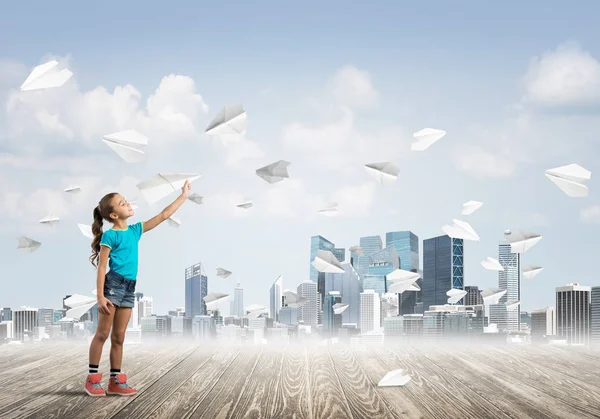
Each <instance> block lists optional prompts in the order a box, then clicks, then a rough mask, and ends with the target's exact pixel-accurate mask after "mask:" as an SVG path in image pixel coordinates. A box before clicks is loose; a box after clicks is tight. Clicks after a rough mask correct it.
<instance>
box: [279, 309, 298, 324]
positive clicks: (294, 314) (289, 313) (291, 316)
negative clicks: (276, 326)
mask: <svg viewBox="0 0 600 419" xmlns="http://www.w3.org/2000/svg"><path fill="white" fill-rule="evenodd" d="M279 323H282V324H285V325H288V326H296V325H297V324H298V309H297V308H296V307H282V308H281V309H280V310H279Z"/></svg>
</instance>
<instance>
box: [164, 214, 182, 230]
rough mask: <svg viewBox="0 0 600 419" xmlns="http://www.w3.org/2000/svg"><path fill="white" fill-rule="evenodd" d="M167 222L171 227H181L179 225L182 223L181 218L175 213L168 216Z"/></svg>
mask: <svg viewBox="0 0 600 419" xmlns="http://www.w3.org/2000/svg"><path fill="white" fill-rule="evenodd" d="M167 222H168V223H169V225H170V226H171V227H174V228H179V226H180V225H181V218H179V217H178V216H176V215H175V214H173V215H171V216H170V217H169V218H167Z"/></svg>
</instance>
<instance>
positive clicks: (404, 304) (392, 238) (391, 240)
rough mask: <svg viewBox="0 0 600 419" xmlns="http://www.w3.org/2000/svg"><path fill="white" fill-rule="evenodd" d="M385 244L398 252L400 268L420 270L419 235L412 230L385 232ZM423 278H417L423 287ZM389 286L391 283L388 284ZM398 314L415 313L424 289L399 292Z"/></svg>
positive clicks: (412, 270) (420, 286)
mask: <svg viewBox="0 0 600 419" xmlns="http://www.w3.org/2000/svg"><path fill="white" fill-rule="evenodd" d="M385 246H386V247H390V246H393V247H394V248H395V249H396V252H398V258H399V262H400V269H402V270H405V271H410V272H419V264H420V261H419V237H417V235H416V234H414V233H413V232H412V231H390V232H388V233H386V234H385ZM422 285H423V280H422V279H421V278H419V279H418V280H417V286H418V287H419V288H422ZM388 286H389V284H388ZM398 297H399V298H400V300H399V303H398V314H400V315H403V314H413V313H414V312H415V305H416V304H417V303H418V302H420V301H421V299H422V291H418V292H405V293H402V294H398Z"/></svg>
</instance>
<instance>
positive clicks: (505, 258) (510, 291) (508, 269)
mask: <svg viewBox="0 0 600 419" xmlns="http://www.w3.org/2000/svg"><path fill="white" fill-rule="evenodd" d="M510 234H511V232H510V230H507V231H506V232H505V233H504V235H505V236H509V235H510ZM498 262H500V265H502V267H503V268H504V271H498V288H501V289H503V290H506V294H504V295H503V296H502V298H500V301H498V304H494V305H491V306H490V323H496V324H497V325H498V329H499V330H503V331H508V332H518V331H519V330H520V329H521V327H520V326H521V305H518V306H517V307H515V308H511V309H510V310H507V308H506V305H505V304H506V302H507V301H509V300H519V301H520V300H521V255H520V254H519V253H512V252H511V246H510V243H507V242H503V243H500V244H499V245H498Z"/></svg>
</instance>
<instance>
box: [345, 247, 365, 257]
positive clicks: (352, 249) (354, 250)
mask: <svg viewBox="0 0 600 419" xmlns="http://www.w3.org/2000/svg"><path fill="white" fill-rule="evenodd" d="M348 250H349V251H350V252H351V253H356V254H357V255H358V256H364V255H365V251H364V249H363V248H362V247H360V246H351V247H350V249H348Z"/></svg>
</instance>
